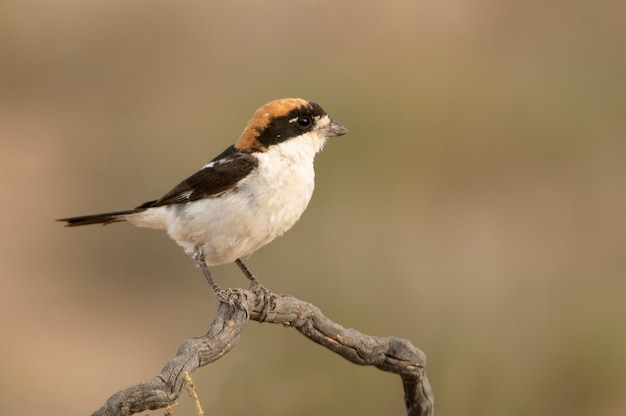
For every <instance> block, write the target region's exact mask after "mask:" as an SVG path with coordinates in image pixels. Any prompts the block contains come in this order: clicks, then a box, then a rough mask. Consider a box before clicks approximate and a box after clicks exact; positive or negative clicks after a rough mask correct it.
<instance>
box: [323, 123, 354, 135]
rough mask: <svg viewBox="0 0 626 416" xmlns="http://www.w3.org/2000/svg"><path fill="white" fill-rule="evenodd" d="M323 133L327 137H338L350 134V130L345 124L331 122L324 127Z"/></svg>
mask: <svg viewBox="0 0 626 416" xmlns="http://www.w3.org/2000/svg"><path fill="white" fill-rule="evenodd" d="M321 133H322V134H323V135H324V136H325V137H337V136H343V135H344V134H346V133H348V129H347V128H345V127H344V125H343V124H341V123H337V122H336V121H334V120H331V121H330V123H328V124H327V125H326V126H324V127H322V131H321Z"/></svg>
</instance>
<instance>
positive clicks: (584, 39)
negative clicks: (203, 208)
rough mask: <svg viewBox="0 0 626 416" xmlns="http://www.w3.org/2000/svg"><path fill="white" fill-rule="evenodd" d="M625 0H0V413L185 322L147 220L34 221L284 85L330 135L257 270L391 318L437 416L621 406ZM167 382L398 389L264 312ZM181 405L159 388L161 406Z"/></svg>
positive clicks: (170, 173) (161, 353)
mask: <svg viewBox="0 0 626 416" xmlns="http://www.w3.org/2000/svg"><path fill="white" fill-rule="evenodd" d="M625 15H626V3H624V2H620V1H612V2H611V1H600V2H594V3H593V4H587V3H586V2H566V1H554V2H545V1H537V0H531V1H527V2H515V1H490V0H479V1H471V2H470V1H460V0H452V1H446V2H441V1H438V2H435V1H431V2H418V1H401V0H390V1H385V2H380V1H359V2H356V1H353V2H338V1H328V0H318V1H299V2H294V1H274V2H271V3H269V2H260V1H240V0H236V1H229V2H224V1H219V2H218V1H207V2H188V3H185V4H182V3H173V2H166V1H154V0H151V1H147V0H135V1H132V2H129V1H107V2H94V1H87V2H85V1H76V0H74V1H72V0H61V1H56V2H48V1H16V0H8V1H4V2H2V3H1V4H0V22H1V24H0V62H1V65H0V140H1V151H0V185H1V188H0V191H1V193H2V195H3V199H2V204H0V210H1V212H0V216H1V218H2V236H1V237H0V238H1V239H0V253H2V254H1V259H2V261H1V262H0V267H1V270H0V273H1V280H0V281H1V285H2V286H1V289H0V325H1V329H2V342H1V343H0V367H1V368H2V372H1V375H0V413H1V414H5V415H26V414H50V415H57V414H75V415H79V414H90V413H91V412H92V411H94V410H96V409H97V408H99V407H100V406H101V405H102V404H103V403H104V401H105V400H106V399H107V398H108V397H109V396H110V395H111V394H113V393H114V392H116V391H118V390H120V389H123V388H126V387H128V386H130V385H133V384H136V383H139V382H141V381H144V380H148V379H150V378H152V377H153V376H154V375H156V374H157V373H158V372H159V371H160V370H161V368H162V366H163V364H164V363H165V362H166V361H167V360H168V359H170V358H171V357H172V356H173V355H174V354H175V352H176V349H177V348H178V346H179V345H180V343H181V342H182V341H183V340H184V339H187V338H190V337H193V336H197V335H201V334H203V333H204V332H205V331H206V330H207V329H208V327H209V324H210V322H211V320H212V318H213V316H214V314H215V308H216V302H215V300H214V297H213V296H212V294H211V293H210V290H209V288H208V286H207V284H206V282H205V280H204V278H203V277H202V274H201V273H200V271H199V270H198V269H197V268H195V266H194V262H193V260H191V259H190V258H188V257H187V256H186V255H185V254H184V253H183V251H182V250H181V249H180V248H179V247H178V246H176V244H175V243H174V242H172V241H170V240H169V239H168V237H167V236H166V235H165V233H163V232H157V231H153V230H146V229H136V228H134V227H132V226H130V225H128V224H114V225H111V226H107V227H88V228H80V229H64V228H63V227H62V225H61V224H60V223H55V222H54V219H56V218H61V217H65V216H73V215H81V214H89V213H96V212H101V211H108V210H117V209H125V208H130V207H133V206H136V205H138V204H140V203H142V202H144V201H147V200H150V199H153V198H157V197H159V196H161V195H162V194H163V193H165V192H166V191H168V190H169V189H170V188H171V187H172V186H174V185H175V184H176V183H178V181H179V180H181V179H182V178H184V177H186V176H187V175H189V174H191V173H193V172H194V171H195V170H196V169H198V168H199V167H201V166H203V165H204V164H205V163H206V162H207V161H208V160H209V159H211V158H212V157H213V156H215V155H217V154H218V153H219V152H221V151H222V150H223V149H224V148H226V147H227V146H229V145H230V144H232V143H233V142H234V140H235V139H236V138H237V137H238V135H239V133H240V132H241V130H242V129H243V127H244V126H245V123H246V122H247V120H248V118H249V117H250V116H251V115H252V113H253V111H254V110H255V109H256V108H257V107H258V106H260V105H261V104H263V103H265V102H267V101H269V100H272V99H275V98H280V97H290V96H297V97H304V98H307V99H311V100H313V101H316V102H318V103H320V104H321V105H322V106H323V107H324V108H325V109H326V110H327V111H328V113H329V114H330V115H331V117H333V118H334V119H336V120H338V121H340V122H341V123H343V124H345V125H346V126H347V127H348V128H349V129H350V134H349V135H348V136H344V137H341V138H337V139H334V140H332V141H331V142H330V143H328V145H327V146H326V148H325V150H324V151H323V152H322V153H321V154H320V155H318V158H317V161H316V171H317V188H316V193H315V195H314V197H313V200H312V202H311V204H310V206H309V208H308V210H307V212H306V213H305V215H304V216H303V218H302V219H301V221H300V222H299V223H298V224H297V225H296V226H295V227H294V228H293V229H292V230H291V231H290V232H289V233H287V234H286V235H285V236H284V237H282V238H280V239H278V240H276V241H275V242H274V243H272V244H271V245H269V246H267V247H265V248H264V249H262V250H260V251H259V252H257V253H255V254H254V255H253V256H252V257H251V258H249V259H248V261H247V263H248V265H249V266H250V267H251V268H252V270H253V271H254V272H255V273H256V274H257V276H259V277H260V278H261V280H262V281H263V282H264V283H265V284H266V285H267V286H268V287H269V288H271V289H273V290H274V291H275V292H278V293H290V294H292V295H294V296H296V297H299V298H301V299H303V300H306V301H309V302H311V303H313V304H315V305H317V306H319V307H320V308H321V309H322V311H323V312H324V313H325V314H326V315H327V316H329V317H330V318H331V319H333V320H335V321H336V322H338V323H340V324H342V325H344V326H346V327H353V328H355V329H358V330H359V331H361V332H364V333H366V334H371V335H378V336H389V335H393V336H398V337H403V338H407V339H409V340H410V341H412V342H413V343H414V344H415V345H416V346H418V347H419V348H421V349H422V350H423V351H424V352H425V353H426V354H427V356H428V376H429V378H430V381H431V383H432V386H433V389H434V392H435V398H436V411H437V414H440V415H447V414H450V415H452V414H465V415H468V414H469V415H483V416H484V415H494V416H495V415H498V416H499V415H528V414H533V415H555V414H567V415H588V414H598V415H600V414H601V415H623V414H626V325H625V321H626V319H625V318H626V276H625V272H626V253H625V251H626V250H625V249H626V221H625V214H626V163H625V162H626V140H625V139H624V135H625V133H626V117H625V114H626V86H625V85H626V84H625V83H624V74H626V54H625V53H624V44H625V41H626V26H625V25H624V16H625ZM214 272H215V274H216V276H217V279H218V281H219V282H220V283H221V284H222V285H223V286H242V285H244V284H245V283H246V282H245V279H244V278H243V276H242V275H241V273H240V272H239V271H238V269H237V267H236V266H234V265H229V266H222V267H218V268H216V269H214ZM194 381H195V384H196V386H197V388H198V391H199V394H200V398H201V400H202V403H203V405H204V408H205V411H206V412H207V414H215V415H226V414H228V415H246V414H272V415H289V414H295V413H297V414H301V415H320V414H324V415H344V414H359V415H381V414H384V415H400V414H403V413H404V405H403V399H402V384H401V382H400V379H399V378H398V377H397V376H395V375H390V374H386V373H383V372H380V371H379V370H376V369H375V368H369V367H358V366H355V365H353V364H350V363H348V362H347V361H345V360H343V359H342V358H340V357H338V356H336V355H334V354H332V353H331V352H329V351H327V350H325V349H323V348H321V347H319V346H318V345H315V344H313V343H312V342H310V341H308V340H307V339H305V338H304V337H302V336H301V335H299V334H298V333H297V332H296V331H294V330H292V329H286V328H282V327H280V326H272V325H269V324H258V323H255V322H252V323H250V325H249V326H248V328H247V329H246V331H245V332H244V334H243V336H242V337H241V339H240V341H239V343H238V345H237V346H236V347H235V348H234V350H233V351H232V352H231V353H229V354H228V355H226V356H225V357H224V358H223V359H221V360H219V361H218V362H216V363H214V364H211V365H210V366H207V367H204V368H202V369H200V370H199V371H197V372H196V373H195V374H194ZM194 412H195V410H194V407H193V403H192V401H191V399H190V398H189V397H187V395H185V394H183V395H182V396H181V398H180V400H179V404H178V405H177V406H176V407H175V408H174V414H175V415H191V414H195V413H194ZM151 414H153V415H154V414H156V415H158V414H162V412H161V411H154V412H151Z"/></svg>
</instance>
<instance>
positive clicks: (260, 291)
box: [235, 259, 275, 322]
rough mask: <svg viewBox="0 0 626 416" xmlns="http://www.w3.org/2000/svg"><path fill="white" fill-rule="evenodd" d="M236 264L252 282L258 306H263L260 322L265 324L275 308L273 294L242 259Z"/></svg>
mask: <svg viewBox="0 0 626 416" xmlns="http://www.w3.org/2000/svg"><path fill="white" fill-rule="evenodd" d="M235 263H236V264H237V266H239V268H240V269H241V271H242V272H243V274H244V275H245V276H246V278H247V279H248V280H249V281H250V290H251V291H252V292H253V293H254V294H255V295H256V296H257V303H256V304H257V305H259V304H260V303H262V304H263V310H262V311H261V318H260V320H259V322H263V321H265V318H267V314H268V313H269V311H271V310H272V309H274V307H275V302H274V296H273V293H272V292H271V291H270V290H269V289H268V288H266V287H265V286H263V284H262V283H261V282H260V281H259V279H257V278H256V276H255V275H254V274H253V273H252V272H251V271H250V269H249V268H248V266H246V264H245V263H244V262H243V261H242V260H241V259H237V260H235Z"/></svg>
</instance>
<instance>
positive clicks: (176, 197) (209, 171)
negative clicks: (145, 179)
mask: <svg viewBox="0 0 626 416" xmlns="http://www.w3.org/2000/svg"><path fill="white" fill-rule="evenodd" d="M258 164H259V162H258V160H257V159H256V158H255V157H254V156H252V155H250V154H248V153H241V152H239V151H237V150H236V149H235V147H234V146H231V147H229V148H228V149H226V150H225V151H224V152H223V153H221V154H220V155H219V156H217V157H216V158H215V159H213V160H212V161H211V162H210V163H209V164H208V165H206V166H205V167H203V168H202V169H200V170H199V171H198V172H196V173H194V174H193V175H191V176H190V177H188V178H187V179H185V180H184V181H182V182H181V183H179V184H178V185H176V186H175V187H174V189H172V190H171V191H169V192H168V193H166V194H165V195H163V196H162V197H161V198H160V199H158V200H156V201H149V202H146V203H144V204H142V205H140V206H138V207H137V208H151V207H159V206H163V205H170V204H180V203H184V202H191V201H195V200H198V199H202V198H209V197H213V196H218V195H221V194H223V193H224V192H227V191H229V190H231V189H233V188H234V187H235V185H237V183H239V181H241V180H242V179H243V178H245V177H246V176H248V175H249V174H250V172H252V170H254V169H255V168H256V167H257V166H258Z"/></svg>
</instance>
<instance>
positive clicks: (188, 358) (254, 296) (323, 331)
mask: <svg viewBox="0 0 626 416" xmlns="http://www.w3.org/2000/svg"><path fill="white" fill-rule="evenodd" d="M234 292H235V294H236V296H237V297H238V298H239V299H240V300H241V304H242V305H244V308H241V307H240V306H238V305H237V304H235V305H234V306H233V305H229V304H226V303H222V304H221V305H220V307H219V309H218V313H217V316H216V317H215V319H214V320H213V322H212V323H211V327H210V329H209V332H207V333H206V334H205V335H203V336H201V337H197V338H192V339H188V340H186V341H184V342H183V344H182V345H181V346H180V347H179V348H178V352H177V353H176V356H175V357H174V358H172V359H171V360H170V361H168V362H167V364H165V367H164V368H163V370H162V371H161V373H160V374H159V375H157V376H156V377H154V378H153V379H152V380H150V381H147V382H144V383H140V384H137V385H135V386H132V387H129V388H127V389H125V390H122V391H119V392H117V393H115V394H114V395H113V396H111V397H110V398H109V399H108V400H107V401H106V403H105V404H104V405H103V406H102V407H101V408H100V409H98V410H97V411H96V412H94V413H93V416H113V415H115V416H129V415H132V414H134V413H139V412H142V411H145V410H155V409H160V408H164V407H166V406H168V405H171V404H173V403H174V401H176V399H177V398H178V397H179V395H180V393H181V391H182V390H183V388H184V387H185V383H186V381H185V372H188V373H189V374H191V373H193V372H194V370H196V369H197V368H199V367H202V366H205V365H207V364H209V363H211V362H213V361H215V360H218V359H219V358H221V357H222V356H223V355H225V354H226V353H227V352H228V351H230V349H231V348H232V347H233V346H234V345H235V344H236V343H237V340H238V339H239V336H240V335H241V332H242V331H243V329H244V328H245V326H246V323H247V322H248V317H249V318H250V319H253V320H256V321H259V322H263V321H264V322H270V323H276V324H282V325H285V326H292V327H294V328H296V329H297V330H298V331H299V332H300V333H302V334H303V335H305V336H307V337H308V338H310V339H311V340H313V341H315V342H316V343H318V344H320V345H322V346H324V347H326V348H328V349H330V350H332V351H334V352H336V353H337V354H339V355H341V356H342V357H344V358H346V359H348V360H350V361H351V362H353V363H355V364H359V365H373V366H376V367H378V368H379V369H381V370H383V371H388V372H392V373H396V374H398V375H400V377H401V379H402V383H403V386H404V398H405V403H406V409H407V414H408V415H409V416H418V415H419V416H425V415H433V393H432V390H431V388H430V384H429V382H428V378H427V377H426V371H425V366H426V356H425V355H424V353H423V352H422V351H420V350H419V349H417V348H416V347H415V346H413V344H411V343H410V342H409V341H407V340H405V339H402V338H395V337H385V338H380V337H374V336H370V335H364V334H361V333H360V332H358V331H356V330H354V329H349V328H348V329H347V328H344V327H342V326H340V325H338V324H336V323H335V322H333V321H331V320H330V319H328V318H327V317H326V316H324V315H323V314H322V312H321V311H320V310H319V308H317V307H316V306H314V305H312V304H310V303H307V302H303V301H301V300H299V299H296V298H294V297H292V296H289V295H276V294H274V293H271V292H263V293H255V292H253V291H250V290H243V289H235V290H234ZM246 305H247V308H246V307H245V306H246ZM246 309H247V310H246Z"/></svg>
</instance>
